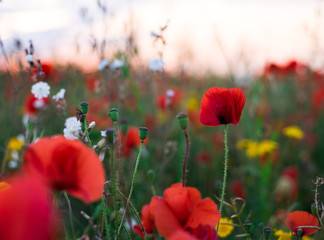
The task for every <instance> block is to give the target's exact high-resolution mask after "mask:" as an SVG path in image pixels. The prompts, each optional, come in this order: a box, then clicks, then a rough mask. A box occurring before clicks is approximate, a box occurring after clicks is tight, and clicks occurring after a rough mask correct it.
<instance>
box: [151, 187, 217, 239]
mask: <svg viewBox="0 0 324 240" xmlns="http://www.w3.org/2000/svg"><path fill="white" fill-rule="evenodd" d="M150 214H152V216H153V217H154V224H155V227H156V229H157V231H158V232H159V233H160V234H161V235H162V236H163V237H165V238H167V239H171V238H172V235H173V234H177V232H178V231H186V232H187V233H188V234H190V235H191V236H193V238H192V239H208V240H212V239H215V238H214V236H215V235H216V232H215V227H216V225H217V223H218V221H219V219H220V213H219V211H218V208H217V205H216V204H215V203H214V202H213V201H212V200H211V199H210V198H205V199H201V194H200V192H199V190H198V189H196V188H193V187H183V186H182V184H181V183H177V184H173V185H172V186H171V187H169V188H167V189H166V190H165V191H164V199H163V198H162V197H154V199H152V201H151V203H150ZM179 234H183V233H179ZM185 235H187V234H185ZM195 237H196V238H195ZM175 239H180V238H175Z"/></svg>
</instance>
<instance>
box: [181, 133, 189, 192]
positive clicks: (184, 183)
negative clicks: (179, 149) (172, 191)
mask: <svg viewBox="0 0 324 240" xmlns="http://www.w3.org/2000/svg"><path fill="white" fill-rule="evenodd" d="M183 133H184V135H185V138H186V152H185V156H184V159H183V167H182V186H183V187H185V186H186V173H187V169H186V166H187V159H188V155H189V137H188V133H187V131H186V130H184V131H183Z"/></svg>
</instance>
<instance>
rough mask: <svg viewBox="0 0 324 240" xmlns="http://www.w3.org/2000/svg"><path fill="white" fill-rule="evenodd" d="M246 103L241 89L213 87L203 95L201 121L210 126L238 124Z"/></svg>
mask: <svg viewBox="0 0 324 240" xmlns="http://www.w3.org/2000/svg"><path fill="white" fill-rule="evenodd" d="M244 104H245V96H244V93H243V91H242V90H241V89H239V88H232V89H227V88H219V87H212V88H210V89H208V90H207V92H206V93H205V94H204V96H203V97H202V100H201V104H200V122H201V123H202V124H204V125H206V126H209V127H216V126H219V125H221V124H233V125H238V122H239V121H240V117H241V114H242V110H243V107H244Z"/></svg>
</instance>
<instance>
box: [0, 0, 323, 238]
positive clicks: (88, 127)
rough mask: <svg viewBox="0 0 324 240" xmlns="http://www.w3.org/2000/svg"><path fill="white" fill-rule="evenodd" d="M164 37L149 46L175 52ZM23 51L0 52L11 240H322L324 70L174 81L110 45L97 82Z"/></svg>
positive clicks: (158, 62)
mask: <svg viewBox="0 0 324 240" xmlns="http://www.w3.org/2000/svg"><path fill="white" fill-rule="evenodd" d="M99 2H100V1H99ZM0 4H1V3H0ZM167 27H168V26H167V25H166V26H163V27H161V28H160V29H159V31H158V32H152V33H151V35H150V34H148V38H150V39H151V41H152V42H155V43H157V44H160V46H162V47H163V48H164V49H167V48H168V39H167V37H165V32H167V31H168V28H167ZM16 41H18V42H16V49H15V51H13V52H11V51H9V50H8V49H9V48H8V46H7V45H6V44H4V42H3V41H2V40H1V39H0V52H1V55H0V58H1V59H2V60H3V63H4V64H3V66H1V68H0V69H1V70H0V86H1V87H0V90H1V91H0V94H1V97H2V101H1V102H0V106H1V108H0V111H1V113H0V122H1V126H2V127H1V129H2V134H1V135H0V150H1V151H0V159H1V162H0V174H1V179H0V239H1V240H54V239H65V240H76V239H78V240H90V239H91V240H92V239H97V240H126V239H132V240H139V239H146V240H148V239H151V240H162V239H167V240H219V239H249V240H254V239H258V240H259V239H262V240H270V239H278V240H289V239H297V240H310V239H314V240H315V239H316V240H321V239H324V232H323V220H324V204H323V202H324V194H323V193H324V186H323V185H324V127H323V124H324V111H323V110H324V72H323V71H321V69H316V68H314V67H312V65H310V64H309V63H307V62H303V61H300V60H297V59H296V60H295V59H293V60H287V61H286V62H285V63H277V62H269V63H267V64H265V65H264V67H263V68H262V70H261V71H260V73H255V74H253V76H251V77H250V78H246V79H244V80H240V81H238V78H237V77H236V76H235V74H232V73H229V74H227V75H217V74H214V73H210V72H208V71H206V72H201V73H200V74H191V73H187V72H185V71H181V72H178V73H175V72H172V71H167V70H166V65H167V64H168V62H166V60H165V59H164V56H163V51H157V54H156V56H154V57H153V58H151V60H149V61H148V62H145V64H144V65H139V64H138V58H139V56H138V49H137V48H136V44H135V43H133V42H128V44H127V45H125V46H124V47H120V48H119V49H116V50H115V51H113V52H111V51H108V50H107V49H108V48H109V42H108V41H107V42H105V44H106V45H105V44H102V48H100V49H101V50H100V51H101V53H100V54H99V55H100V56H99V57H98V59H97V60H98V65H97V67H96V68H95V69H92V70H88V69H87V70H86V69H83V68H82V67H80V66H77V65H73V64H61V63H59V62H51V61H48V60H46V61H45V60H43V59H42V58H39V57H38V56H39V55H40V53H39V52H37V51H38V49H39V48H38V46H37V44H35V42H34V41H33V40H32V39H31V40H30V41H19V40H16ZM18 43H19V44H18ZM148 47H150V46H148ZM98 49H99V47H98V46H97V48H96V47H94V50H93V52H92V54H94V55H95V54H96V51H99V50H98ZM106 50H107V51H106ZM89 54H90V53H89Z"/></svg>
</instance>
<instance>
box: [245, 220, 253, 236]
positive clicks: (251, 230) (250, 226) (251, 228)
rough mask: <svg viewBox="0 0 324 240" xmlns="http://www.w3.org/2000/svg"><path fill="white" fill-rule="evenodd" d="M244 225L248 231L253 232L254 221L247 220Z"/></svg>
mask: <svg viewBox="0 0 324 240" xmlns="http://www.w3.org/2000/svg"><path fill="white" fill-rule="evenodd" d="M244 227H245V230H246V232H247V233H249V234H251V233H252V232H253V223H252V222H251V221H250V220H247V221H245V223H244Z"/></svg>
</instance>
